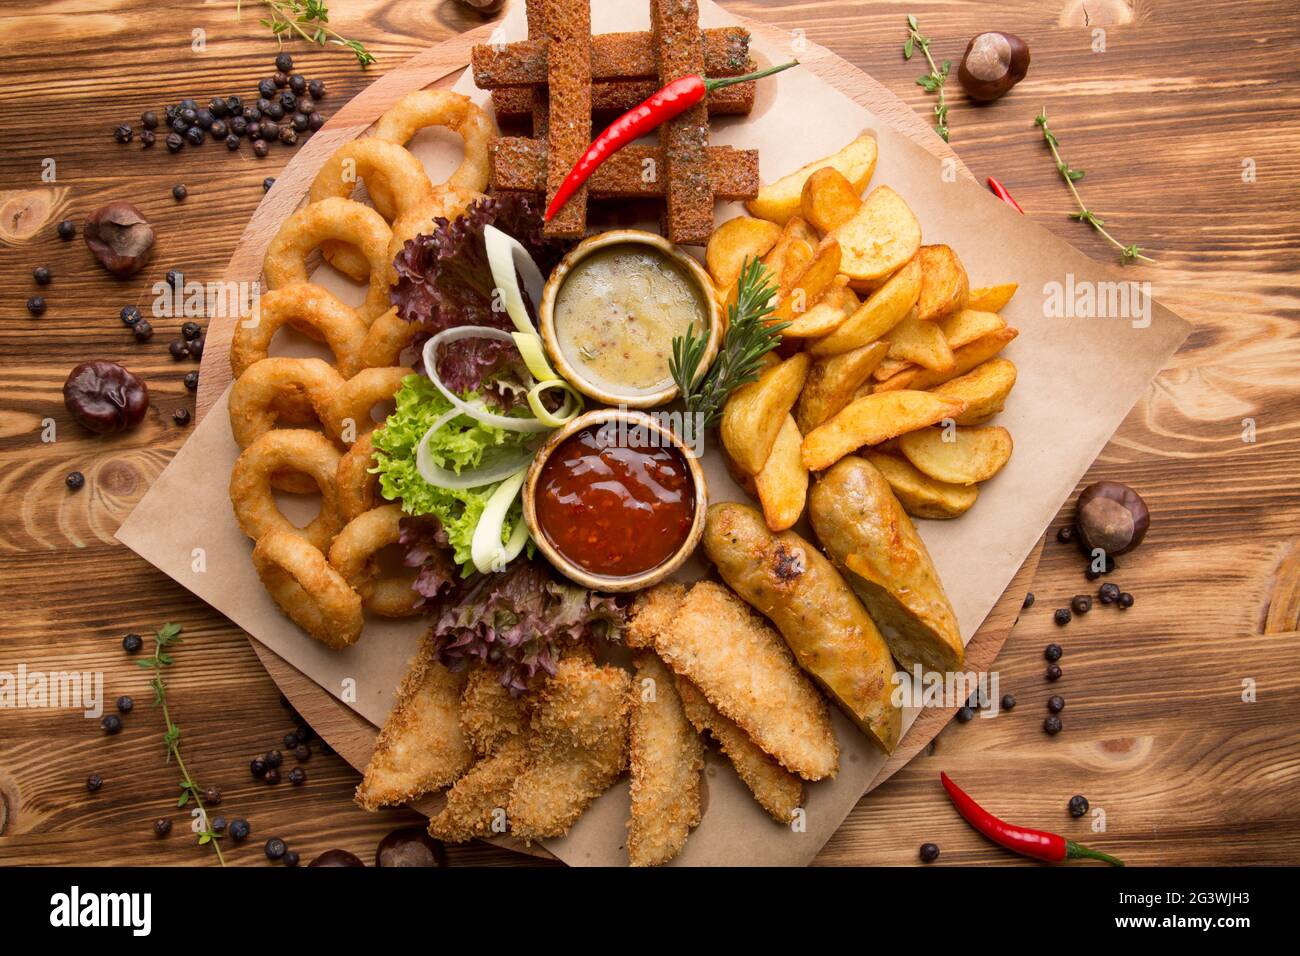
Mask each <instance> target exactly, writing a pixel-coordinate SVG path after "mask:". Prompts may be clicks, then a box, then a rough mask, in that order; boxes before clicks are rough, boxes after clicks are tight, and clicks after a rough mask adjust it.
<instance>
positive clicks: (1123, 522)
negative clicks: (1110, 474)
mask: <svg viewBox="0 0 1300 956" xmlns="http://www.w3.org/2000/svg"><path fill="white" fill-rule="evenodd" d="M1074 521H1075V524H1076V525H1078V528H1079V542H1080V544H1082V545H1083V547H1084V550H1086V551H1089V552H1091V551H1093V550H1094V549H1096V548H1101V549H1102V550H1103V551H1105V552H1106V554H1107V556H1112V555H1116V554H1123V553H1124V552H1125V551H1132V550H1133V549H1134V548H1136V547H1137V546H1138V545H1139V544H1141V543H1142V538H1143V537H1144V536H1145V535H1146V533H1147V528H1148V527H1149V526H1150V524H1151V513H1150V512H1149V511H1148V510H1147V504H1146V502H1145V501H1143V500H1142V496H1141V495H1139V494H1138V493H1137V492H1136V491H1134V490H1133V489H1132V488H1130V487H1129V486H1128V485H1125V484H1121V483H1120V482H1118V481H1099V482H1097V483H1096V484H1091V485H1089V486H1088V487H1087V488H1085V489H1083V493H1082V494H1080V495H1079V502H1078V506H1077V511H1076V512H1075V518H1074Z"/></svg>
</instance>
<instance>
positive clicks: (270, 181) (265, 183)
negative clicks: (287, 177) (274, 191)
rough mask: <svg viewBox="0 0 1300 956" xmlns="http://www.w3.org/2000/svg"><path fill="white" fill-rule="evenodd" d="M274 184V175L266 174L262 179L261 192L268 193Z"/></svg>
mask: <svg viewBox="0 0 1300 956" xmlns="http://www.w3.org/2000/svg"><path fill="white" fill-rule="evenodd" d="M274 185H275V177H274V176H267V177H266V178H265V179H263V180H262V192H264V193H269V192H270V191H271V187H272V186H274Z"/></svg>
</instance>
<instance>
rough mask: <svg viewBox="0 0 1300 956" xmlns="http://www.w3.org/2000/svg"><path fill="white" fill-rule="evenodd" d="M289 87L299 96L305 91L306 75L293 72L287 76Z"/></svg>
mask: <svg viewBox="0 0 1300 956" xmlns="http://www.w3.org/2000/svg"><path fill="white" fill-rule="evenodd" d="M289 89H291V90H293V91H294V92H295V93H297V94H298V95H299V96H302V94H303V93H305V92H306V91H307V77H305V76H303V75H302V74H301V73H295V74H293V75H292V76H291V77H289Z"/></svg>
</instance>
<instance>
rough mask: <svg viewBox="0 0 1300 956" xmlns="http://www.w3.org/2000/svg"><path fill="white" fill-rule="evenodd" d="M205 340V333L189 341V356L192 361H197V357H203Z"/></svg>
mask: <svg viewBox="0 0 1300 956" xmlns="http://www.w3.org/2000/svg"><path fill="white" fill-rule="evenodd" d="M206 340H207V336H206V335H205V336H203V338H198V339H195V340H194V341H193V342H191V343H190V358H192V359H194V361H196V362H197V361H198V360H199V359H201V358H203V343H204V342H205V341H206Z"/></svg>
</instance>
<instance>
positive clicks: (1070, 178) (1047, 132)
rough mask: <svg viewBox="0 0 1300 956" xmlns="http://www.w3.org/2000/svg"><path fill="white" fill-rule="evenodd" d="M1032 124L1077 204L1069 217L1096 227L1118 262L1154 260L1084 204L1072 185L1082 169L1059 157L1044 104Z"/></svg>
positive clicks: (1078, 177)
mask: <svg viewBox="0 0 1300 956" xmlns="http://www.w3.org/2000/svg"><path fill="white" fill-rule="evenodd" d="M1034 124H1035V125H1037V126H1038V127H1039V128H1040V129H1041V130H1042V131H1043V139H1044V140H1045V141H1046V142H1047V148H1048V149H1049V150H1051V151H1052V159H1054V160H1056V168H1057V170H1058V171H1059V172H1060V174H1061V178H1062V179H1064V180H1065V185H1066V186H1067V187H1068V188H1069V190H1070V195H1071V196H1073V197H1074V201H1075V203H1077V204H1078V206H1079V211H1078V212H1072V213H1070V218H1071V219H1074V220H1077V221H1078V222H1086V223H1087V224H1088V225H1090V226H1092V228H1093V229H1096V230H1097V231H1098V232H1099V233H1101V234H1102V236H1104V237H1105V239H1106V241H1107V242H1109V243H1110V244H1111V245H1112V246H1114V247H1115V248H1116V249H1118V250H1119V255H1120V262H1121V263H1122V264H1124V265H1128V264H1129V263H1130V262H1136V261H1137V260H1138V259H1141V260H1142V261H1143V262H1155V260H1154V259H1152V258H1150V257H1149V256H1144V255H1142V247H1141V246H1139V245H1137V244H1133V245H1127V246H1126V245H1124V243H1122V242H1120V241H1119V240H1118V239H1116V238H1115V237H1114V236H1112V235H1111V234H1110V233H1109V232H1107V231H1106V228H1105V227H1106V221H1105V220H1104V219H1102V218H1101V217H1100V216H1098V215H1097V214H1096V213H1094V212H1093V211H1092V210H1090V209H1089V208H1088V207H1087V205H1085V204H1084V201H1083V197H1082V196H1080V195H1079V190H1078V189H1077V188H1075V185H1074V184H1075V183H1077V182H1078V181H1079V180H1081V179H1082V178H1083V176H1084V173H1083V170H1082V169H1075V168H1074V167H1073V166H1071V165H1070V164H1069V163H1067V162H1066V161H1065V160H1063V159H1062V158H1061V150H1060V146H1061V144H1060V142H1059V141H1058V140H1057V138H1056V134H1055V133H1053V132H1052V130H1051V127H1049V126H1048V125H1047V107H1046V106H1044V107H1043V109H1042V112H1040V113H1039V114H1038V115H1037V116H1036V117H1035V118H1034Z"/></svg>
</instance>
